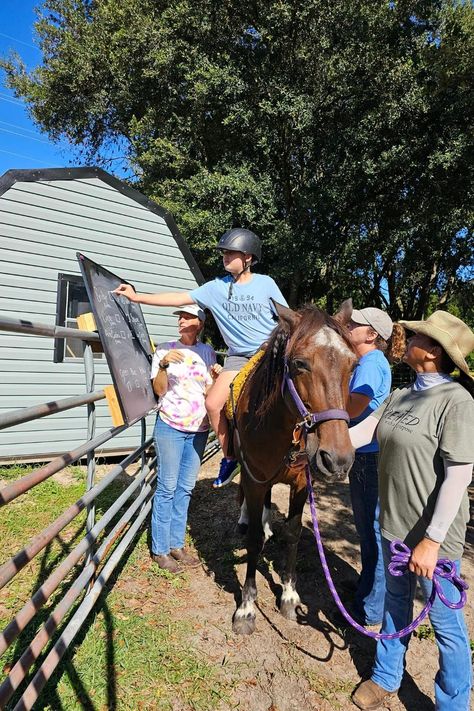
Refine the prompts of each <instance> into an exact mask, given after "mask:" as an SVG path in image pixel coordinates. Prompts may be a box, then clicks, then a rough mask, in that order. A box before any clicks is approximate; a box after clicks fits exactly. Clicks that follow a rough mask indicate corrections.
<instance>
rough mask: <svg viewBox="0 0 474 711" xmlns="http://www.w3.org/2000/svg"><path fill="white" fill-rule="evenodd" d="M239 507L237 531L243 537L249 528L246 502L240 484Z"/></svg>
mask: <svg viewBox="0 0 474 711" xmlns="http://www.w3.org/2000/svg"><path fill="white" fill-rule="evenodd" d="M239 506H240V516H239V520H238V522H237V530H238V531H239V533H240V535H241V536H245V535H246V533H247V531H248V528H249V512H248V509H247V502H246V500H245V496H244V490H243V489H242V484H240V485H239Z"/></svg>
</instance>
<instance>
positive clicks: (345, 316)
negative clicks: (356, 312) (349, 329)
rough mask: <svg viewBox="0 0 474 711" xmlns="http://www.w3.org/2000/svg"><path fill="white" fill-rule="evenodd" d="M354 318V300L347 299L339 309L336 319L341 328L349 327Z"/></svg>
mask: <svg viewBox="0 0 474 711" xmlns="http://www.w3.org/2000/svg"><path fill="white" fill-rule="evenodd" d="M351 316H352V299H346V300H345V301H343V302H342V304H341V305H340V307H339V311H338V312H337V314H335V315H334V319H335V320H336V321H338V322H339V323H340V324H341V326H347V324H348V323H349V321H350V320H351Z"/></svg>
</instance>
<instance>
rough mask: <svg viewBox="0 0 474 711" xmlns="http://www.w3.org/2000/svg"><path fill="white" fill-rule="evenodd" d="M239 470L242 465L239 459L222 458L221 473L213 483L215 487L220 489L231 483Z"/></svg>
mask: <svg viewBox="0 0 474 711" xmlns="http://www.w3.org/2000/svg"><path fill="white" fill-rule="evenodd" d="M239 470H240V467H239V463H238V461H237V459H226V457H224V458H223V459H221V465H220V467H219V474H218V475H217V479H214V481H213V483H212V486H213V487H214V489H220V487H221V486H227V484H230V482H231V481H232V479H233V478H234V476H235V475H236V474H238V473H239Z"/></svg>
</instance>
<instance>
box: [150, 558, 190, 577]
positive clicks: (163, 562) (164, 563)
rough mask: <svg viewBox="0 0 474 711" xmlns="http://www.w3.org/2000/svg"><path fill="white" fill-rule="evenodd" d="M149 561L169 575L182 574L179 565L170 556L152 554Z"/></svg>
mask: <svg viewBox="0 0 474 711" xmlns="http://www.w3.org/2000/svg"><path fill="white" fill-rule="evenodd" d="M151 559H152V560H153V561H155V563H156V564H157V565H158V567H159V568H161V569H162V570H167V571H168V572H170V573H182V572H183V571H182V570H181V567H180V565H179V563H178V562H177V561H176V560H175V559H174V558H172V557H171V556H170V555H155V554H154V553H152V555H151Z"/></svg>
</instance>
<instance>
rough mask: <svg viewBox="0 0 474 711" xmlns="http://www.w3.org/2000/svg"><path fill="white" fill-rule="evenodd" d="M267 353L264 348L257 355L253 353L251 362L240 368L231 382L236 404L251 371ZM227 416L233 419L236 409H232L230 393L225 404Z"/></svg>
mask: <svg viewBox="0 0 474 711" xmlns="http://www.w3.org/2000/svg"><path fill="white" fill-rule="evenodd" d="M264 353H265V349H264V348H260V350H258V351H257V352H256V353H255V355H253V356H252V357H251V358H250V360H249V362H248V363H247V364H246V365H244V367H243V368H242V369H241V370H239V372H238V373H237V375H236V376H235V378H234V379H233V381H232V383H231V388H232V392H233V401H234V404H235V405H237V402H238V400H239V395H240V393H241V392H242V388H243V387H244V383H245V381H246V380H247V378H248V377H249V375H250V373H252V372H253V370H254V369H255V368H256V366H257V364H258V363H259V362H260V360H261V359H262V358H263V355H264ZM225 416H226V417H227V419H228V420H232V419H233V417H234V411H233V409H232V398H231V396H230V395H229V397H228V398H227V402H226V404H225Z"/></svg>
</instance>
